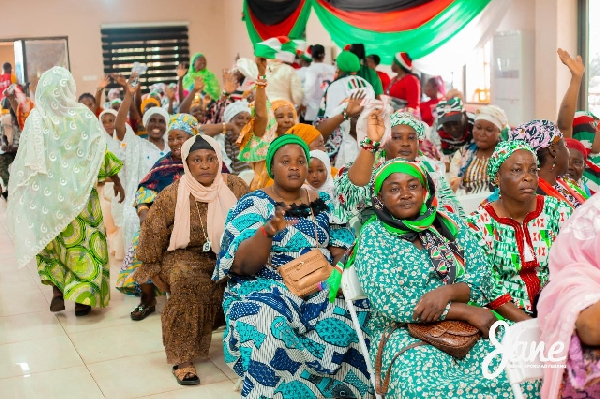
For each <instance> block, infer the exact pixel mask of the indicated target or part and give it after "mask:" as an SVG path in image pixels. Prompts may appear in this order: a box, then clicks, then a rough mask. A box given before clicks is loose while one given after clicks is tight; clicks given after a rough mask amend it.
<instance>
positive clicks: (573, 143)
mask: <svg viewBox="0 0 600 399" xmlns="http://www.w3.org/2000/svg"><path fill="white" fill-rule="evenodd" d="M565 143H566V144H567V148H569V149H572V150H577V151H579V152H580V153H582V154H583V158H584V159H585V158H587V150H586V149H585V146H584V145H583V144H582V143H581V141H579V140H575V139H572V138H570V137H569V138H566V139H565Z"/></svg>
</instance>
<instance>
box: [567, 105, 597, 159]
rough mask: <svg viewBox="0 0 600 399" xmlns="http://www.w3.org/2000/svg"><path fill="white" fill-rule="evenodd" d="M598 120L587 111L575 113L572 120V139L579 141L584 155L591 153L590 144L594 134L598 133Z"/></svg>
mask: <svg viewBox="0 0 600 399" xmlns="http://www.w3.org/2000/svg"><path fill="white" fill-rule="evenodd" d="M599 122H600V118H598V117H597V116H596V115H594V114H592V113H591V112H589V111H577V112H575V117H574V118H573V138H574V139H576V140H579V141H580V142H581V143H582V144H583V146H584V147H585V149H586V154H584V155H586V156H587V155H589V154H590V152H592V144H593V143H594V139H595V138H596V134H599V133H600V124H599Z"/></svg>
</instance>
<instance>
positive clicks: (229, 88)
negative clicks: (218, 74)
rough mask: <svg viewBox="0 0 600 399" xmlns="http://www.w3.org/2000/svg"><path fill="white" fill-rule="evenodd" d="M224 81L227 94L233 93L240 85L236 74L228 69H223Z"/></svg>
mask: <svg viewBox="0 0 600 399" xmlns="http://www.w3.org/2000/svg"><path fill="white" fill-rule="evenodd" d="M223 83H224V85H225V93H227V94H231V93H233V92H234V91H235V90H236V89H237V88H238V87H239V83H238V81H237V79H236V78H235V74H233V73H231V72H230V71H228V70H226V69H224V70H223Z"/></svg>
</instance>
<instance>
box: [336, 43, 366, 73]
mask: <svg viewBox="0 0 600 399" xmlns="http://www.w3.org/2000/svg"><path fill="white" fill-rule="evenodd" d="M335 63H336V64H337V67H338V69H339V70H340V71H342V72H345V73H356V72H358V71H359V70H360V59H359V58H358V57H357V56H356V55H355V54H354V53H351V52H350V51H349V49H348V46H346V48H345V49H344V51H342V52H341V53H340V55H338V57H337V59H336V60H335Z"/></svg>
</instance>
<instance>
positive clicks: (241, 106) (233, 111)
mask: <svg viewBox="0 0 600 399" xmlns="http://www.w3.org/2000/svg"><path fill="white" fill-rule="evenodd" d="M241 112H247V113H251V110H250V106H249V105H248V102H247V101H245V100H242V101H237V102H235V103H232V104H229V105H228V106H227V108H225V113H224V114H223V120H224V121H225V123H229V122H230V121H231V120H232V119H233V118H235V117H236V116H237V115H238V114H239V113H241Z"/></svg>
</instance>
